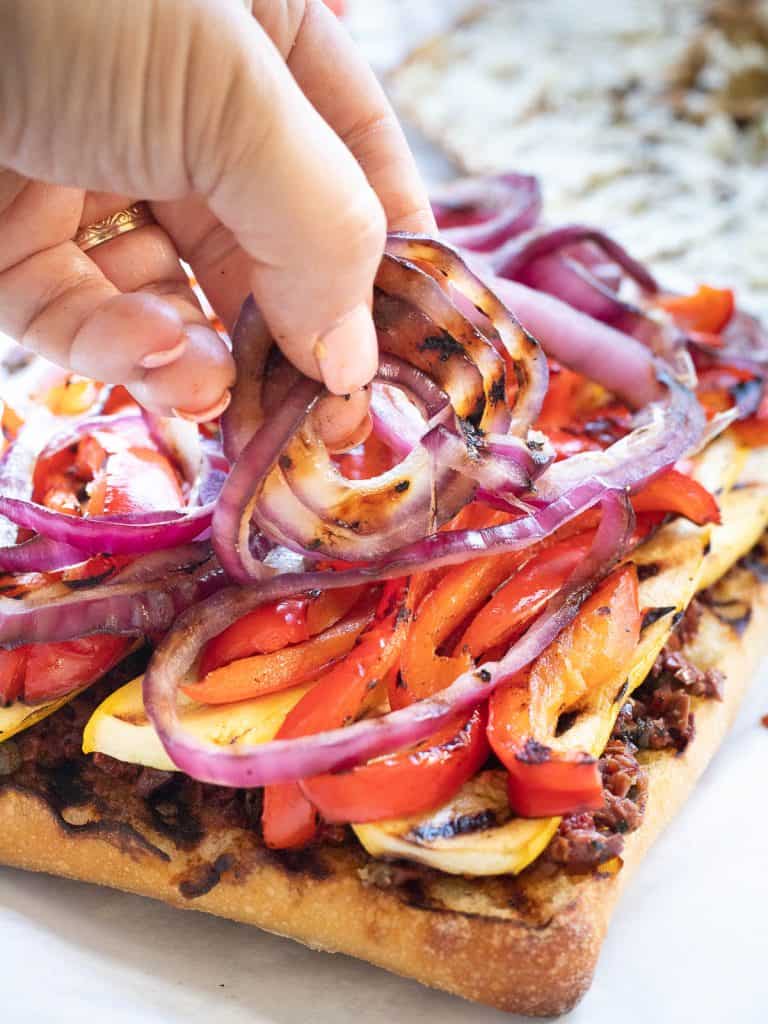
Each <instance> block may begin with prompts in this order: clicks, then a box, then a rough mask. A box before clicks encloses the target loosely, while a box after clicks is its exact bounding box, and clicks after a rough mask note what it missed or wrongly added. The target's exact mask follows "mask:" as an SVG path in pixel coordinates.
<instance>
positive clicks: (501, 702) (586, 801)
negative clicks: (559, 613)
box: [488, 564, 641, 818]
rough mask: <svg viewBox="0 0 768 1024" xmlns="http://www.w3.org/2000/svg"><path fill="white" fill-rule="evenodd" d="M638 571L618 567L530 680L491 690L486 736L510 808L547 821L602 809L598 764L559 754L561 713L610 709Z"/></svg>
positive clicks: (630, 629) (626, 650) (630, 643)
mask: <svg viewBox="0 0 768 1024" xmlns="http://www.w3.org/2000/svg"><path fill="white" fill-rule="evenodd" d="M640 623H641V615H640V608H639V606H638V592H637V570H636V568H635V566H634V565H632V564H629V565H625V566H623V567H622V568H620V569H617V570H616V571H615V572H614V573H613V574H612V575H611V576H610V577H609V578H608V579H607V580H606V581H605V582H604V583H603V584H602V586H600V588H599V589H598V590H597V591H596V593H595V594H593V595H592V597H591V598H589V600H588V601H587V602H585V604H584V606H583V608H582V609H581V611H580V612H579V614H578V616H577V617H576V619H575V620H574V622H573V623H572V624H571V625H570V626H569V627H568V629H566V630H564V632H563V633H562V634H561V635H560V636H559V637H558V638H557V640H555V642H554V643H553V644H551V645H550V646H549V647H548V648H547V650H546V651H545V652H544V653H543V654H542V655H541V656H540V657H539V658H537V660H536V662H535V663H534V665H533V666H532V668H531V670H530V673H528V678H527V683H526V680H525V678H522V679H518V680H515V681H513V682H511V683H510V684H509V685H507V686H504V687H502V688H500V689H499V690H497V691H496V693H494V695H493V696H492V697H491V701H490V714H489V722H488V739H489V740H490V743H491V746H492V748H493V750H494V751H495V753H496V754H497V756H498V757H499V758H500V760H501V761H502V762H503V763H504V765H505V766H506V768H507V770H508V772H509V799H510V805H511V807H512V809H513V810H514V811H515V812H516V813H517V814H521V815H524V816H525V817H534V818H535V817H548V816H550V815H555V814H569V813H572V812H574V811H577V810H585V809H594V808H597V807H600V806H602V800H603V795H602V784H601V780H600V773H599V771H598V767H597V761H596V760H595V758H593V757H591V756H590V755H589V754H585V753H581V752H575V753H572V752H558V751H557V750H556V749H553V748H556V740H555V734H556V730H557V727H558V722H559V720H560V716H561V714H563V713H564V712H566V711H571V710H574V709H578V708H579V707H580V706H589V707H590V708H592V709H595V708H597V709H600V708H602V707H603V706H605V707H606V709H607V707H608V706H610V702H611V701H612V700H613V698H614V696H615V694H613V693H610V694H609V693H607V692H605V691H606V687H607V686H609V685H610V686H612V684H613V682H615V680H616V676H617V673H618V672H620V670H621V667H622V666H624V665H626V664H627V663H628V661H629V659H630V658H631V656H632V652H633V651H634V649H635V647H636V646H637V642H638V639H639V636H640Z"/></svg>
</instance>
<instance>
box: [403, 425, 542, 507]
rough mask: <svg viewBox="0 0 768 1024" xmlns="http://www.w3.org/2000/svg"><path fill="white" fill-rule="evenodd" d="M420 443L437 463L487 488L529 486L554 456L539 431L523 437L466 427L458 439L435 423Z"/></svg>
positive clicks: (523, 488) (520, 488)
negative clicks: (480, 432) (534, 434)
mask: <svg viewBox="0 0 768 1024" xmlns="http://www.w3.org/2000/svg"><path fill="white" fill-rule="evenodd" d="M422 444H423V446H424V447H425V448H426V449H427V451H429V452H431V454H432V455H433V457H434V458H435V461H436V462H437V463H438V464H440V465H443V466H450V468H451V469H454V470H456V471H457V472H459V473H461V474H462V475H463V476H466V477H470V478H471V479H473V480H476V481H477V483H478V484H479V485H480V486H481V487H483V488H485V489H486V490H489V491H501V492H508V491H512V492H515V493H521V492H523V491H529V490H531V488H533V487H534V481H535V480H536V478H537V477H538V476H539V475H540V474H541V473H542V472H543V471H544V470H545V469H546V468H547V466H548V465H549V464H550V463H551V462H552V461H553V459H554V457H555V452H554V449H553V448H552V446H551V445H550V444H549V443H548V442H547V441H546V439H545V438H544V435H543V434H541V435H536V436H534V437H531V438H530V439H529V440H528V441H523V440H522V439H521V438H519V437H507V436H505V435H503V434H486V435H482V434H479V435H473V434H472V433H471V432H470V431H467V432H466V433H465V437H464V439H463V440H462V439H460V438H459V437H457V436H456V434H454V433H452V432H451V431H450V430H448V429H447V428H446V427H444V426H438V427H435V428H434V429H432V430H430V431H429V433H428V434H426V435H425V436H424V437H423V438H422Z"/></svg>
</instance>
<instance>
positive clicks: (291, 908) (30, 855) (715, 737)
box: [0, 565, 768, 1016]
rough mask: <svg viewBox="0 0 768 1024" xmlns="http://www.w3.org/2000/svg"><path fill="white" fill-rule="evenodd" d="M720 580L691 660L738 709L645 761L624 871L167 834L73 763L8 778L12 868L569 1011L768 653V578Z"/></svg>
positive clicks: (453, 986) (744, 575) (4, 834)
mask: <svg viewBox="0 0 768 1024" xmlns="http://www.w3.org/2000/svg"><path fill="white" fill-rule="evenodd" d="M717 586H718V587H725V588H727V593H728V598H729V601H730V602H731V603H730V604H729V605H728V607H729V608H732V607H734V605H733V600H734V598H737V599H738V601H739V602H740V607H741V608H742V614H741V615H740V617H739V619H738V621H736V622H733V623H730V622H728V621H726V620H724V619H721V618H718V615H717V614H716V611H717V609H716V606H709V607H707V609H706V610H705V611H704V614H703V616H702V620H701V624H700V626H699V631H698V632H697V634H696V637H695V638H694V640H693V641H692V643H691V644H690V645H689V647H687V648H686V651H685V653H686V654H687V656H688V657H690V658H691V660H692V661H693V662H694V663H695V664H697V665H698V666H699V667H701V668H704V669H706V668H712V667H719V668H721V669H722V670H723V671H724V672H725V673H726V676H727V684H726V696H725V700H724V701H723V702H722V703H718V702H716V701H712V700H709V701H704V700H701V701H695V706H696V708H695V710H696V737H695V739H694V740H693V742H692V743H691V744H690V746H689V747H688V749H687V750H686V752H685V753H684V754H683V755H681V756H674V755H672V754H670V753H669V752H666V751H662V752H659V753H654V754H649V755H647V756H645V758H644V760H645V763H646V766H647V768H648V772H649V794H648V805H647V809H646V814H645V819H644V821H643V824H642V826H641V827H640V829H639V830H638V831H637V832H635V833H633V834H632V835H629V836H627V841H626V846H625V851H624V853H623V855H622V856H623V860H624V866H623V868H622V869H621V871H619V872H618V874H615V875H601V874H589V875H575V874H569V873H567V872H565V871H559V872H558V873H556V874H555V875H554V876H552V874H551V873H550V872H545V871H543V870H542V869H541V866H540V865H536V864H534V865H533V866H532V867H531V868H529V869H528V870H527V871H525V872H523V874H522V875H520V876H518V877H517V878H514V877H499V878H484V879H480V878H462V877H455V876H446V875H440V874H438V873H436V872H433V871H430V870H429V869H427V868H423V867H419V866H417V865H413V866H412V865H407V866H396V867H393V868H392V869H388V868H384V869H383V870H382V865H381V862H377V861H374V860H372V859H371V858H370V857H368V855H367V854H366V853H365V851H364V850H362V849H361V848H360V846H359V845H358V844H356V843H355V842H354V841H353V840H351V839H346V840H344V841H342V842H340V843H339V844H335V843H332V842H328V843H324V844H321V845H319V846H316V847H312V848H309V849H308V850H305V851H298V852H292V853H276V852H274V851H271V850H268V849H266V848H265V847H264V846H263V844H262V843H261V842H260V840H259V837H258V834H257V832H256V831H255V830H254V829H248V828H243V827H239V826H221V825H218V826H212V825H211V824H210V822H207V821H206V820H205V819H204V818H203V819H202V820H198V821H196V822H195V823H193V825H190V822H189V821H188V820H186V819H185V820H181V819H180V818H179V819H178V820H176V819H174V822H175V827H169V826H168V821H169V820H170V819H168V817H167V814H168V808H163V813H164V814H165V815H166V817H165V818H163V820H162V823H161V821H160V819H158V816H157V815H158V808H157V807H154V808H153V810H152V812H151V813H150V811H149V809H148V804H147V802H146V801H144V800H142V799H140V798H138V797H137V796H136V794H135V793H134V790H133V788H132V787H131V786H130V785H128V784H127V783H125V782H122V781H120V780H115V781H114V784H111V785H110V787H109V790H108V792H107V793H106V794H105V793H104V792H100V793H98V794H94V793H91V794H89V793H88V792H87V791H84V789H83V786H82V784H79V783H78V781H77V780H78V766H77V764H76V763H73V762H72V761H69V762H67V766H66V771H65V776H66V777H65V778H64V781H63V782H62V779H59V780H58V782H56V781H55V780H53V775H52V774H51V772H50V771H47V770H46V771H42V770H41V772H40V775H39V778H38V777H36V776H33V777H31V778H30V777H29V776H27V777H21V780H20V779H19V778H17V777H16V776H11V777H10V779H6V781H5V782H4V783H2V784H0V862H2V863H5V864H9V865H14V866H17V867H20V868H25V869H27V870H32V871H44V872H48V873H50V874H54V875H62V876H65V877H67V878H73V879H79V880H83V881H88V882H96V883H99V884H101V885H108V886H112V887H114V888H117V889H122V890H125V891H127V892H132V893H139V894H141V895H145V896H150V897H152V898H154V899H160V900H163V901H165V902H167V903H170V904H173V905H175V906H178V907H181V908H185V909H194V910H202V911H206V912H208V913H212V914H217V915H219V916H222V917H227V918H231V919H233V920H236V921H241V922H245V923H248V924H253V925H256V926H258V927H260V928H262V929H265V930H267V931H271V932H275V933H277V934H280V935H284V936H289V937H291V938H294V939H297V940H299V941H300V942H303V943H305V944H306V945H308V946H311V947H313V948H317V949H323V950H327V951H333V952H342V953H348V954H351V955H353V956H356V957H359V958H361V959H364V960H368V961H370V962H371V963H374V964H377V965H379V966H381V967H384V968H386V969H388V970H390V971H394V972H396V973H398V974H402V975H406V976H408V977H412V978H415V979H417V980H418V981H420V982H422V983H423V984H426V985H431V986H433V987H436V988H440V989H444V990H446V991H448V992H452V993H455V994H456V995H460V996H463V997H464V998H467V999H471V1000H476V1001H478V1002H481V1003H486V1004H489V1005H491V1006H495V1007H498V1008H500V1009H503V1010H509V1011H516V1012H521V1013H527V1014H531V1015H536V1016H550V1015H555V1014H559V1013H563V1012H565V1011H566V1010H568V1009H569V1008H571V1007H572V1006H573V1005H574V1004H575V1003H576V1002H577V1001H578V999H579V998H580V997H581V996H582V995H583V993H584V992H585V991H586V989H587V988H588V987H589V984H590V981H591V978H592V974H593V971H594V968H595V964H596V961H597V957H598V954H599V950H600V947H601V944H602V941H603V938H604V935H605V932H606V929H607V927H608V922H609V919H610V916H611V913H612V910H613V907H614V905H615V903H616V900H617V899H618V897H619V895H620V893H621V891H622V889H623V887H624V885H625V884H626V882H627V881H628V879H629V877H630V875H631V873H632V870H633V869H634V867H635V866H636V865H637V864H638V863H639V862H640V861H641V859H642V857H643V856H644V854H645V852H646V850H647V849H648V848H649V846H650V845H651V843H652V842H653V841H654V839H655V838H656V836H657V835H658V834H659V833H660V832H661V830H662V829H663V828H664V826H665V825H666V823H667V822H668V821H669V820H670V819H671V818H672V817H673V815H674V814H675V812H676V811H677V809H678V808H679V807H680V805H681V804H682V803H683V801H684V800H685V798H686V796H687V794H688V793H689V792H690V790H691V789H692V787H693V786H694V784H695V781H696V779H697V778H698V776H699V775H700V774H701V773H702V771H703V770H704V768H705V767H706V765H707V764H708V762H709V760H710V758H711V757H712V755H713V754H714V752H715V751H716V749H717V748H718V746H719V745H720V742H721V740H722V738H723V736H724V735H725V733H726V731H727V729H728V727H729V725H730V723H731V721H732V720H733V717H734V715H735V713H736V710H737V708H738V705H739V703H740V701H741V698H742V696H743V694H744V692H745V690H746V687H747V685H748V683H749V681H750V679H751V677H752V675H753V673H754V670H755V667H756V665H757V662H758V660H759V658H760V655H761V654H762V652H763V650H764V646H765V643H766V641H765V638H766V636H768V582H765V581H763V580H761V579H760V574H759V573H758V572H753V571H750V570H749V569H747V568H744V567H743V565H742V566H740V567H736V568H734V569H732V570H731V572H729V573H728V575H727V576H726V577H725V578H724V580H722V581H721V582H720V583H719V584H718V585H717ZM82 760H83V763H85V759H84V758H83V759H82ZM52 780H53V781H52ZM78 786H79V788H78ZM86 789H87V787H86ZM172 817H173V815H172ZM699 855H705V854H703V853H701V852H700V854H699Z"/></svg>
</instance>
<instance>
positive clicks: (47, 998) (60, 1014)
mask: <svg viewBox="0 0 768 1024" xmlns="http://www.w3.org/2000/svg"><path fill="white" fill-rule="evenodd" d="M367 3H370V4H371V6H372V7H373V6H374V2H373V0H357V2H356V3H353V4H352V6H353V14H354V18H353V23H355V22H356V23H357V24H358V25H359V26H361V31H365V28H366V25H367V26H368V30H369V38H370V40H371V42H372V44H375V47H376V49H375V52H374V51H373V50H371V51H370V52H371V56H372V57H373V58H374V60H375V62H376V63H377V65H378V66H379V67H383V66H385V65H386V64H387V62H388V61H387V59H386V57H387V52H388V51H386V50H385V48H384V47H383V46H382V44H381V37H380V34H379V32H378V30H377V26H376V20H375V18H371V19H369V20H366V19H365V18H364V17H363V14H364V10H363V8H364V4H367ZM377 6H379V7H380V6H381V4H377ZM398 6H399V9H400V10H401V11H404V10H406V9H407V7H408V6H410V5H404V4H402V3H401V4H399V5H398ZM452 6H453V7H454V9H455V8H456V7H457V6H458V4H457V3H456V2H455V0H454V3H453V5H452ZM418 7H419V5H416V8H418ZM414 9H415V8H414ZM361 12H363V13H361ZM420 17H421V18H422V19H424V17H425V15H424V10H423V9H420ZM425 152H426V151H425ZM424 158H425V159H426V161H427V163H428V165H429V171H430V173H431V176H440V177H443V176H444V175H445V168H444V167H442V166H441V165H440V162H439V161H438V160H435V159H434V157H433V156H430V155H429V154H428V153H427V154H426V156H425V157H424ZM766 712H768V663H767V664H766V665H765V666H764V670H763V672H762V673H761V675H760V677H759V679H758V680H756V682H755V685H754V686H753V688H752V690H751V693H750V695H749V697H748V699H747V701H746V703H745V705H744V706H743V708H742V711H741V714H740V716H739V719H738V722H737V724H736V726H735V728H734V730H733V732H732V733H731V735H730V737H729V738H728V740H727V741H726V743H725V745H724V746H723V748H722V750H721V751H720V753H719V754H718V756H717V757H716V759H715V761H714V763H713V764H712V766H711V767H710V769H709V771H708V772H707V774H706V775H705V777H704V779H703V780H702V782H701V783H700V784H699V786H698V787H697V789H696V790H695V792H694V794H693V795H692V797H691V799H690V801H689V802H688V804H687V805H686V807H685V809H684V810H683V812H682V813H681V814H680V816H679V817H678V818H677V819H676V821H675V822H674V824H673V825H672V826H671V827H670V829H669V830H668V831H667V832H666V834H665V835H664V836H663V837H662V838H661V840H660V841H659V842H658V844H657V845H656V847H655V848H654V849H653V850H652V851H651V853H650V855H649V856H648V857H647V859H646V860H645V862H644V863H643V865H642V867H641V868H640V870H639V872H638V874H637V875H636V876H635V879H634V881H633V883H632V885H631V887H630V888H629V890H628V892H627V894H626V895H625V897H624V899H623V901H622V903H621V904H620V906H619V908H618V910H617V913H616V916H615V919H614V922H613V925H612V927H611V930H610V932H609V935H608V939H607V941H606V944H605V947H604V949H603V954H602V957H601V960H600V964H599V966H598V970H597V975H596V978H595V982H594V985H593V987H592V989H591V990H590V992H589V994H588V995H587V996H586V997H585V999H584V1001H583V1002H582V1004H581V1005H580V1006H579V1007H578V1008H577V1009H576V1010H575V1011H574V1012H573V1013H572V1014H571V1015H569V1016H568V1018H566V1019H567V1020H568V1021H569V1022H573V1024H603V1022H605V1024H609V1022H610V1024H615V1021H616V1020H617V1019H620V1020H621V1021H622V1022H623V1024H648V1022H653V1024H667V1022H670V1024H671V1022H681V1024H683V1022H688V1021H695V1022H697V1024H710V1022H711V1024H721V1022H724V1021H733V1022H738V1024H753V1022H754V1024H758V1022H764V1021H766V1020H767V1019H768V963H767V962H766V954H767V953H768V822H767V821H766V816H765V808H766V806H767V805H768V801H767V800H766V794H765V785H766V781H767V780H768V730H766V729H764V728H763V727H762V726H761V725H760V718H761V716H762V715H763V714H765V713H766ZM510 970H514V965H513V964H510ZM0 1020H1V1021H3V1022H5V1021H7V1022H9V1024H17V1022H21V1021H24V1022H27V1021H34V1022H35V1024H49V1022H50V1024H54V1022H55V1024H68V1022H70V1021H72V1022H74V1021H77V1022H78V1024H81V1022H83V1021H88V1020H99V1021H109V1024H135V1022H139V1021H140V1022H142V1024H177V1022H178V1024H197V1022H201V1024H203V1022H204V1024H210V1022H212V1021H215V1022H216V1024H246V1022H247V1024H310V1022H312V1024H314V1022H317V1024H331V1022H332V1024H395V1022H396V1024H417V1022H418V1024H423V1022H424V1021H425V1020H432V1021H438V1022H440V1024H459V1022H462V1024H491V1022H502V1021H508V1022H513V1021H514V1020H515V1018H511V1017H509V1016H508V1015H504V1014H500V1013H497V1012H495V1011H492V1010H488V1009H485V1008H482V1007H477V1006H473V1005H471V1004H469V1003H465V1002H463V1001H461V1000H459V999H454V998H452V997H450V996H446V995H443V994H442V993H436V992H432V991H429V990H427V989H425V988H422V987H421V986H420V985H417V984H416V983H414V982H411V981H405V980H403V979H400V978H396V977H394V976H393V975H389V974H387V973H385V972H384V971H380V970H377V969H376V968H373V967H370V966H368V965H366V964H362V963H359V962H357V961H355V960H352V959H350V958H348V957H344V956H330V955H328V954H321V953H315V952H312V951H309V950H306V949H304V948H303V947H301V946H299V945H297V944H295V943H293V942H290V941H288V940H285V939H279V938H275V937H273V936H269V935H265V934H262V933H260V932H258V931H256V930H255V929H252V928H248V927H246V926H244V925H237V924H233V923H231V922H228V921H219V920H217V919H215V918H211V917H208V916H206V915H202V914H184V913H181V912H179V911H177V910H173V909H171V908H168V907H165V906H162V905H160V904H156V903H153V902H152V901H150V900H145V899H142V898H140V897H133V896H127V895H124V894H121V893H116V892H112V891H110V890H107V889H102V888H98V887H95V886H89V885H84V884H79V883H74V882H66V881H63V880H61V879H55V878H48V877H45V876H36V875H30V874H27V873H24V872H20V871H15V870H11V869H7V868H0Z"/></svg>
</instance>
